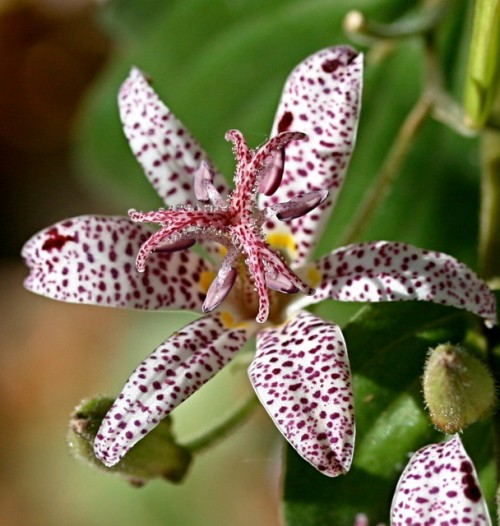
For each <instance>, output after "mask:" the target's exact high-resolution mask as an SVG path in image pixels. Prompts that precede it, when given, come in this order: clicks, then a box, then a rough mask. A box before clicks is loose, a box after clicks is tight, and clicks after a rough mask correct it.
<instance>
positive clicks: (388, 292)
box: [298, 241, 496, 323]
mask: <svg viewBox="0 0 500 526" xmlns="http://www.w3.org/2000/svg"><path fill="white" fill-rule="evenodd" d="M313 268H314V269H315V270H316V271H317V273H318V275H320V276H321V278H320V279H321V281H320V283H319V284H317V285H316V294H315V295H314V296H311V297H310V298H300V299H298V303H300V305H301V306H304V305H305V304H312V303H317V302H320V301H323V300H324V299H327V298H332V299H336V300H340V301H363V302H365V301H366V302H380V301H408V300H419V301H431V302H433V303H439V304H443V305H450V306H453V307H458V308H461V309H466V310H468V311H470V312H473V313H474V314H477V315H478V316H482V317H483V318H485V319H486V321H487V322H490V323H494V322H495V321H496V302H495V297H494V296H493V294H492V293H491V292H490V290H489V289H488V286H487V285H486V283H484V281H482V280H481V279H479V277H478V276H477V275H476V274H475V273H474V272H473V271H472V270H471V269H469V268H468V267H466V266H465V265H464V264H463V263H461V262H460V261H458V260H456V259H455V258H453V257H452V256H449V255H447V254H443V253H440V252H433V251H430V250H424V249H421V248H417V247H414V246H412V245H407V244H404V243H393V242H388V241H375V242H371V243H361V244H356V245H349V246H346V247H342V248H339V249H336V250H334V251H333V252H332V253H330V254H328V255H327V256H324V257H322V258H321V259H319V260H318V261H317V262H315V263H314V264H313Z"/></svg>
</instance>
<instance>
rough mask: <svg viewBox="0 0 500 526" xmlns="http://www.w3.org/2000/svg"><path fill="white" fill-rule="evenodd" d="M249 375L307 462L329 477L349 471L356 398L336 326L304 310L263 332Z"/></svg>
mask: <svg viewBox="0 0 500 526" xmlns="http://www.w3.org/2000/svg"><path fill="white" fill-rule="evenodd" d="M249 376H250V380H251V382H252V385H253V387H254V389H255V392H256V393H257V395H258V397H259V399H260V401H261V402H262V405H263V406H264V407H265V409H266V410H267V412H268V413H269V415H270V416H271V418H272V419H273V420H274V423H275V424H276V426H277V427H278V429H279V430H280V431H281V433H282V434H283V436H284V437H285V438H286V439H287V440H288V442H289V443H290V444H291V445H292V446H293V447H294V448H295V449H296V450H297V451H298V453H299V454H300V455H301V456H302V457H303V458H304V459H305V460H307V461H308V462H310V463H311V464H312V465H313V466H314V467H315V468H316V469H318V470H319V471H321V472H322V473H324V474H325V475H328V476H330V477H335V476H337V475H339V474H341V473H345V472H347V471H348V470H349V467H350V465H351V460H352V454H353V449H354V438H355V426H354V397H353V391H352V380H351V372H350V368H349V360H348V357H347V352H346V347H345V342H344V338H343V336H342V332H341V330H340V328H339V327H338V326H337V325H334V324H332V323H328V322H326V321H324V320H322V319H321V318H318V317H316V316H314V315H313V314H310V313H308V312H301V313H299V314H298V315H297V316H296V317H295V318H293V319H292V320H291V321H289V322H287V323H286V324H285V325H283V326H281V327H274V328H271V329H267V330H264V331H261V332H260V333H259V334H258V335H257V354H256V356H255V358H254V360H253V362H252V365H251V366H250V369H249Z"/></svg>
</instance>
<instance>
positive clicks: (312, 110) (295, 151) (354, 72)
mask: <svg viewBox="0 0 500 526" xmlns="http://www.w3.org/2000/svg"><path fill="white" fill-rule="evenodd" d="M362 74H363V56H362V55H361V54H358V53H357V52H356V51H355V50H353V49H352V48H350V47H347V46H338V47H332V48H327V49H324V50H322V51H320V52H318V53H316V54H314V55H312V56H311V57H309V58H308V59H306V60H305V61H304V62H302V63H301V64H299V65H298V66H297V67H296V68H295V70H294V71H293V72H292V73H291V75H290V77H289V78H288V80H287V83H286V84H285V87H284V90H283V94H282V98H281V102H280V104H279V106H278V110H277V113H276V119H275V122H274V125H273V132H272V135H275V134H276V133H278V132H283V131H287V130H290V131H301V132H304V133H305V134H307V136H308V139H306V140H305V141H293V142H291V143H290V144H288V145H287V147H286V148H285V173H284V175H283V180H282V182H281V185H280V187H279V188H278V190H277V191H276V193H275V194H274V195H273V196H272V197H264V196H262V195H261V201H262V204H263V205H266V206H267V205H270V204H273V203H277V202H280V201H287V200H289V199H290V197H293V195H296V194H299V193H306V192H310V191H312V190H329V199H327V200H326V201H325V202H324V203H323V204H322V205H321V206H320V207H318V209H317V210H315V211H314V212H312V213H310V214H308V215H307V216H305V217H303V218H300V219H297V220H296V221H294V222H293V223H292V224H291V225H290V229H291V231H292V234H293V235H294V237H295V239H296V242H297V244H298V251H297V255H296V260H295V262H294V264H301V263H303V262H304V261H306V259H307V257H308V255H309V253H310V251H311V249H312V248H313V246H314V244H315V240H316V239H317V238H318V236H320V235H321V231H322V226H323V225H324V224H325V222H326V220H327V219H328V216H329V213H330V210H331V208H332V206H333V205H334V204H335V202H336V199H337V196H338V193H339V191H340V189H341V187H342V183H343V180H344V176H345V173H346V171H347V167H348V164H349V160H350V157H351V153H352V151H353V148H354V142H355V139H356V130H357V123H358V118H359V110H360V104H361V85H362ZM266 226H267V227H268V228H269V229H270V230H273V229H279V230H283V231H287V227H286V226H284V225H279V224H278V223H277V222H276V221H275V220H270V221H268V222H267V225H266Z"/></svg>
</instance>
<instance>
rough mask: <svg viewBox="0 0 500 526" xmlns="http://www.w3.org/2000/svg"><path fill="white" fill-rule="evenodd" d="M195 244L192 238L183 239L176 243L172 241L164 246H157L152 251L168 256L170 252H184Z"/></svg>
mask: <svg viewBox="0 0 500 526" xmlns="http://www.w3.org/2000/svg"><path fill="white" fill-rule="evenodd" d="M195 243H196V239H193V238H189V237H187V238H185V239H179V240H177V241H172V242H171V243H168V242H167V243H165V244H161V243H160V244H158V246H157V247H156V248H155V249H154V251H155V252H164V253H166V254H169V253H170V252H178V251H179V250H185V249H187V248H191V247H192V246H193V245H194V244H195Z"/></svg>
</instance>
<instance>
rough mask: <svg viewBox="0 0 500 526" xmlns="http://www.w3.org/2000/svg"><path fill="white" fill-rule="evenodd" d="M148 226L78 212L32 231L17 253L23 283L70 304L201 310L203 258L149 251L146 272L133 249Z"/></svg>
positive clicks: (185, 254)
mask: <svg viewBox="0 0 500 526" xmlns="http://www.w3.org/2000/svg"><path fill="white" fill-rule="evenodd" d="M152 233H153V230H151V229H150V228H149V227H148V226H146V225H139V224H135V223H132V222H131V221H130V220H129V219H128V218H126V217H112V216H81V217H75V218H73V219H67V220H65V221H61V222H60V223H56V224H55V225H52V226H50V227H48V228H46V229H45V230H42V231H41V232H39V233H38V234H36V235H35V236H33V237H32V238H31V239H30V240H29V241H28V242H27V243H26V244H25V245H24V248H23V251H22V255H23V257H24V258H25V260H26V264H27V265H28V267H29V268H30V274H29V276H28V278H27V279H26V281H25V287H26V288H27V289H28V290H31V291H32V292H35V293H37V294H41V295H43V296H48V297H49V298H53V299H56V300H59V301H67V302H69V303H85V304H95V305H102V306H107V307H128V308H135V309H153V310H154V309H172V310H173V309H190V310H197V311H200V310H201V305H202V303H203V300H204V299H205V292H206V290H205V289H204V287H203V283H202V282H203V279H202V277H203V274H204V273H206V272H207V271H208V270H209V267H207V262H206V260H204V259H202V258H201V257H200V256H198V255H197V254H196V253H194V252H188V251H182V252H174V253H162V252H158V253H154V254H152V255H151V257H150V260H149V262H148V267H147V268H146V271H145V272H142V273H139V272H137V270H136V268H135V260H136V256H137V252H138V251H139V248H140V246H141V244H142V243H143V242H144V241H145V240H146V239H147V238H148V237H150V236H151V234H152Z"/></svg>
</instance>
